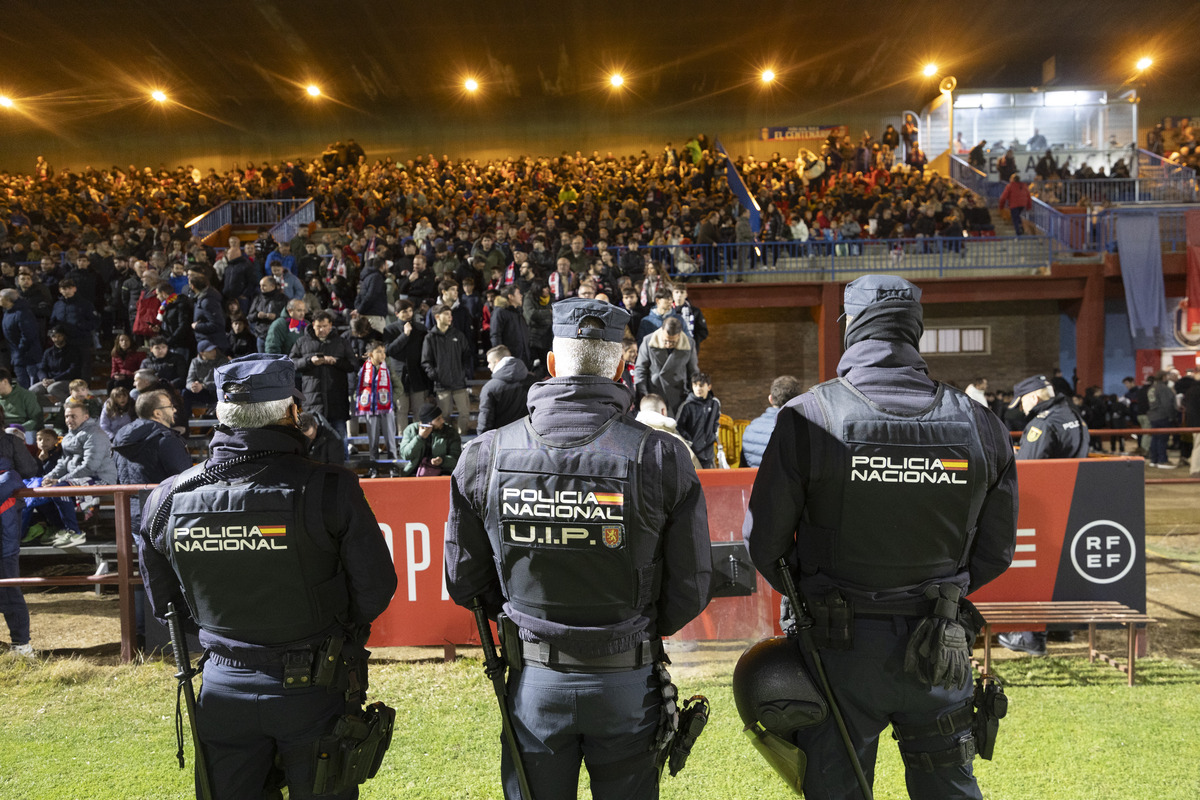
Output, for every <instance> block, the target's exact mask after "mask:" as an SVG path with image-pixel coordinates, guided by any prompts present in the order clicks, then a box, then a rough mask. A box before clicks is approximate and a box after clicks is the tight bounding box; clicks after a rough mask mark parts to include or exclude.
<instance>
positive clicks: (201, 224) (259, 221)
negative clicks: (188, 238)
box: [188, 199, 313, 238]
mask: <svg viewBox="0 0 1200 800" xmlns="http://www.w3.org/2000/svg"><path fill="white" fill-rule="evenodd" d="M312 202H313V201H312V200H311V199H299V200H230V201H227V202H224V203H221V205H219V206H217V207H216V208H214V209H212V210H211V211H209V212H208V213H206V214H202V215H200V216H199V217H197V218H196V219H194V220H192V222H191V224H189V225H188V228H189V229H190V230H191V232H192V234H193V235H196V236H200V237H201V238H204V237H205V236H208V235H210V234H213V233H215V232H217V231H218V230H220V229H221V228H222V227H223V226H225V225H232V226H234V227H243V226H244V227H247V228H257V227H259V226H261V225H265V226H267V227H268V228H272V227H274V226H276V225H278V224H279V223H281V222H283V221H284V220H285V219H287V217H289V216H290V215H292V214H293V213H295V212H296V211H297V210H298V209H300V208H301V207H302V206H304V205H307V204H311V203H312Z"/></svg>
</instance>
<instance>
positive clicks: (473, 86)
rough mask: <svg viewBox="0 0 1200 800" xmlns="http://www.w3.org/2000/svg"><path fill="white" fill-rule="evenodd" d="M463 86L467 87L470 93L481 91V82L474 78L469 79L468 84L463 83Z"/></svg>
mask: <svg viewBox="0 0 1200 800" xmlns="http://www.w3.org/2000/svg"><path fill="white" fill-rule="evenodd" d="M463 86H464V87H466V89H467V91H468V92H474V91H477V90H478V89H479V81H477V80H475V79H474V78H467V80H466V82H464V83H463Z"/></svg>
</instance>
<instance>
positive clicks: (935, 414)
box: [734, 275, 1017, 800]
mask: <svg viewBox="0 0 1200 800" xmlns="http://www.w3.org/2000/svg"><path fill="white" fill-rule="evenodd" d="M920 297H921V291H920V289H919V288H917V287H916V286H914V285H913V284H911V283H909V282H908V281H906V280H904V279H902V278H899V277H894V276H889V275H871V276H867V277H863V278H859V279H858V280H855V281H853V282H852V283H850V284H848V285H847V286H846V289H845V297H844V304H845V311H846V317H847V322H846V333H845V344H846V350H845V353H844V354H843V356H842V359H841V361H840V362H839V364H838V370H837V371H838V377H837V378H836V379H834V380H831V381H828V382H826V383H822V384H820V385H818V386H815V387H813V388H812V389H811V390H810V391H808V392H805V393H804V394H802V395H800V396H799V397H797V398H794V399H793V400H791V401H790V402H788V403H787V404H786V405H785V406H784V407H783V408H782V409H781V410H780V412H779V415H778V418H777V421H776V426H775V431H774V433H773V435H772V436H771V440H770V443H769V444H768V446H767V449H766V452H765V453H764V455H763V460H762V464H761V465H760V467H759V470H758V475H757V477H756V478H755V481H754V488H753V491H752V493H751V497H750V502H749V508H748V511H747V515H746V521H745V527H744V532H745V534H746V539H747V544H748V546H749V551H750V556H751V559H752V560H753V561H754V564H755V566H756V567H757V568H758V570H759V571H760V572H761V573H762V574H763V576H764V577H765V578H766V579H767V580H768V581H770V582H771V584H772V585H773V586H774V587H775V588H776V589H778V590H780V591H781V592H782V591H783V589H784V584H783V581H782V580H781V576H780V572H779V571H778V570H777V563H778V562H779V560H780V559H784V560H785V561H786V563H787V566H788V568H789V570H790V572H791V574H792V576H793V577H794V578H795V579H796V582H797V583H798V584H799V587H800V590H801V591H800V594H801V595H802V597H803V598H804V599H805V600H806V601H807V605H808V611H809V612H810V615H811V617H812V619H813V620H815V624H814V626H813V627H812V628H810V629H808V630H809V631H811V638H812V640H813V641H814V643H815V644H816V651H815V654H814V653H805V654H804V658H805V661H806V662H807V664H808V666H809V669H810V671H812V670H814V667H815V664H814V658H815V657H819V658H820V659H821V660H822V661H823V663H824V669H825V672H826V673H827V675H828V677H829V682H830V683H831V684H832V690H833V694H834V696H835V697H836V698H837V700H838V702H839V705H840V708H841V711H842V714H843V715H844V718H845V725H846V728H847V731H848V736H847V740H848V743H847V742H844V741H843V740H842V739H841V737H840V736H839V731H838V730H837V728H836V727H835V722H836V719H835V718H834V716H833V715H831V716H829V717H826V718H825V719H824V721H823V722H820V723H819V724H815V725H812V726H807V727H796V728H795V729H788V730H784V731H782V734H783V735H785V736H786V737H789V738H790V740H791V742H792V743H793V744H794V745H796V746H797V747H798V748H799V750H800V751H802V752H803V754H804V756H805V757H806V758H807V771H806V772H805V774H804V775H803V776H802V778H799V780H802V782H803V789H804V795H805V796H806V797H808V798H810V800H816V799H817V798H845V797H858V796H859V785H858V784H859V782H858V781H857V779H856V775H855V773H854V771H853V769H854V767H853V762H852V761H851V759H850V758H849V756H848V754H847V750H848V749H853V751H854V752H855V753H856V755H857V759H858V761H859V762H860V763H861V765H862V769H863V771H864V772H865V781H866V782H869V781H870V780H871V779H872V777H873V774H874V762H875V757H876V751H877V748H878V745H879V735H880V733H881V732H882V731H883V730H884V729H885V728H886V727H887V726H888V724H889V723H890V724H891V725H892V728H893V731H894V733H895V735H896V737H897V738H898V741H899V747H900V753H901V756H902V757H903V760H904V763H905V769H906V781H907V785H908V792H909V795H910V797H913V798H922V800H927V799H928V798H949V797H955V798H960V797H972V798H979V797H980V796H981V795H980V792H979V787H978V785H977V783H976V781H975V778H974V775H973V772H972V767H971V762H972V760H973V758H974V756H975V752H976V749H975V741H974V738H973V734H972V727H973V722H974V720H973V717H974V715H973V713H972V687H971V667H970V656H971V644H972V643H973V642H974V638H975V627H976V626H977V625H979V624H980V621H979V618H978V616H977V615H972V614H971V613H970V612H971V611H973V609H972V608H971V607H969V605H967V604H966V603H965V601H963V600H962V597H963V596H964V595H966V594H967V592H969V591H973V590H975V589H978V588H979V587H981V586H983V585H984V584H986V583H987V582H988V581H990V580H992V579H994V578H995V577H997V576H998V575H1000V574H1001V573H1002V572H1004V570H1005V569H1007V567H1008V565H1009V563H1010V562H1011V560H1012V555H1013V549H1014V545H1015V537H1016V519H1017V476H1016V469H1015V467H1014V461H1013V454H1012V447H1011V445H1010V444H1009V441H1008V435H1007V432H1006V431H1005V430H1004V428H1003V426H1002V425H1001V424H1000V422H999V420H998V419H997V418H996V416H995V415H994V414H992V413H991V412H990V411H989V410H988V409H986V408H984V407H983V406H981V405H979V404H978V403H976V402H974V401H972V400H971V399H970V398H968V397H967V396H966V395H965V394H963V393H961V392H959V391H957V390H955V389H953V388H951V387H949V386H947V385H945V384H942V383H939V382H937V381H934V380H932V379H931V378H930V377H929V375H928V367H927V366H926V364H925V361H924V360H923V359H922V358H921V356H920V353H919V352H918V351H917V344H918V342H919V341H920V337H921V333H922V331H923V330H924V325H923V320H922V309H921V304H920V302H919V301H920ZM804 638H807V635H806V636H805V637H802V639H804ZM814 674H816V673H815V672H814ZM740 688H741V687H739V686H738V681H736V680H735V686H734V691H735V694H736V693H738V692H739V689H740ZM768 724H769V722H768ZM777 733H778V732H777Z"/></svg>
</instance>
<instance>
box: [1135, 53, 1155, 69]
mask: <svg viewBox="0 0 1200 800" xmlns="http://www.w3.org/2000/svg"><path fill="white" fill-rule="evenodd" d="M1153 63H1154V59H1152V58H1150V57H1149V56H1143V57H1142V58H1139V59H1138V62H1137V68H1138V72H1145V71H1146V70H1148V69H1150V65H1151V64H1153Z"/></svg>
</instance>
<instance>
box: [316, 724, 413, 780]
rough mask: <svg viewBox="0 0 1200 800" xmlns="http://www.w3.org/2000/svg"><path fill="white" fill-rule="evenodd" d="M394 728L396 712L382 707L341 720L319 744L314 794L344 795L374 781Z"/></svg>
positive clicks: (389, 745) (390, 742)
mask: <svg viewBox="0 0 1200 800" xmlns="http://www.w3.org/2000/svg"><path fill="white" fill-rule="evenodd" d="M395 724H396V710H395V709H393V708H389V707H388V706H385V705H384V704H383V703H372V704H371V705H369V706H367V707H366V708H364V709H363V711H362V714H361V715H358V716H356V715H352V714H345V715H343V716H341V717H338V719H337V722H336V723H334V726H333V732H332V733H330V734H328V735H327V736H323V737H321V739H320V741H318V742H317V752H316V762H317V763H316V771H315V774H314V778H313V794H316V795H325V794H341V793H343V792H347V791H349V790H350V789H353V788H354V787H355V786H357V785H359V784H360V783H365V782H366V781H367V780H368V779H370V778H373V777H375V773H376V772H378V771H379V765H380V764H382V763H383V756H384V754H385V753H387V751H388V748H389V747H391V744H392V731H393V729H394V727H395Z"/></svg>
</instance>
